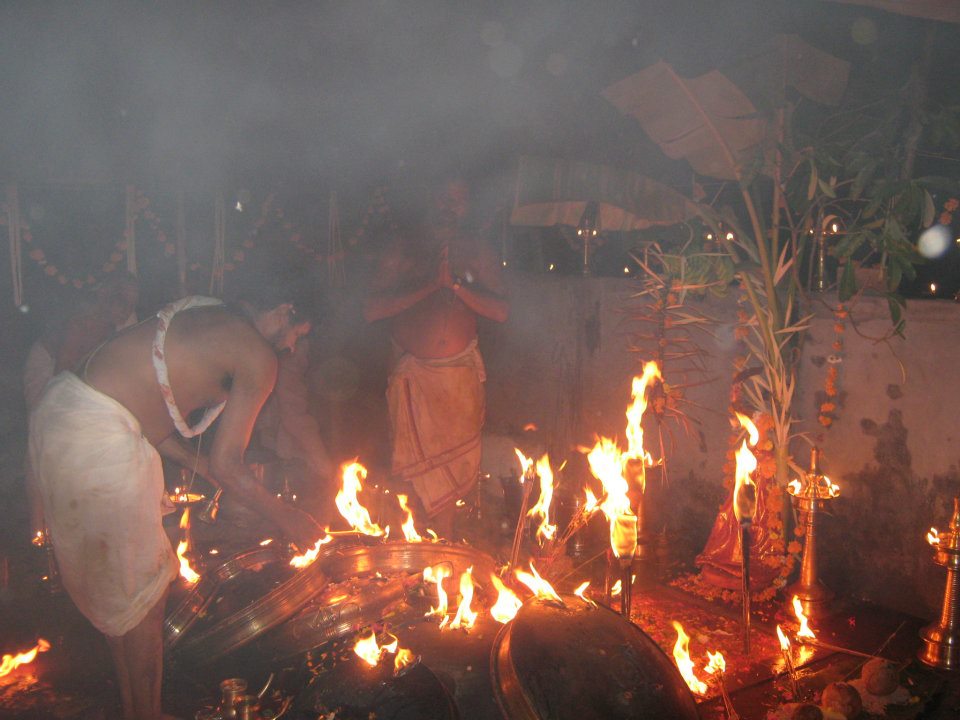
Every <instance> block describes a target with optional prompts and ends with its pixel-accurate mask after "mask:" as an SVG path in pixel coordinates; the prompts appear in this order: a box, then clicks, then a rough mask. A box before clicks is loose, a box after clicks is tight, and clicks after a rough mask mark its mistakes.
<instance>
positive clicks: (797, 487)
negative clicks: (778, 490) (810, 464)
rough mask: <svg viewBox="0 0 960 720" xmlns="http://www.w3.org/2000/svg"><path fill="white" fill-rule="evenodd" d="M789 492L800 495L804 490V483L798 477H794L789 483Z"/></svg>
mask: <svg viewBox="0 0 960 720" xmlns="http://www.w3.org/2000/svg"><path fill="white" fill-rule="evenodd" d="M787 492H788V493H790V494H791V495H799V494H800V493H802V492H803V483H802V482H800V480H798V479H797V478H794V479H793V480H791V481H790V482H788V483H787Z"/></svg>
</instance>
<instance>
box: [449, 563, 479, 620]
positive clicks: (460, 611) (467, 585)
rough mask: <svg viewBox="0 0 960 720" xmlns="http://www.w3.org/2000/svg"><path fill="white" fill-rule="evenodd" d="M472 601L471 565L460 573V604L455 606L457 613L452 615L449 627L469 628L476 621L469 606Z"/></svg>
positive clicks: (475, 616)
mask: <svg viewBox="0 0 960 720" xmlns="http://www.w3.org/2000/svg"><path fill="white" fill-rule="evenodd" d="M471 602H473V567H472V566H471V567H468V568H467V569H466V570H465V571H464V572H463V574H462V575H460V605H459V606H458V607H457V614H456V615H454V616H453V622H451V623H450V625H448V627H449V629H451V630H457V629H458V628H463V629H464V630H469V629H470V628H472V627H473V625H474V623H476V622H477V613H476V612H474V611H473V608H471V607H470V603H471Z"/></svg>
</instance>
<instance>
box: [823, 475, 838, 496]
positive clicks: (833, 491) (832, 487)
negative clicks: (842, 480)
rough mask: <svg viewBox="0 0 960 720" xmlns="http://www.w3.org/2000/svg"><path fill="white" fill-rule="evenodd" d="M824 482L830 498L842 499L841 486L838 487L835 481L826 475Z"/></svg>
mask: <svg viewBox="0 0 960 720" xmlns="http://www.w3.org/2000/svg"><path fill="white" fill-rule="evenodd" d="M823 482H824V485H825V486H826V489H827V492H828V493H829V494H830V497H832V498H835V497H840V486H839V485H837V484H836V483H835V482H833V480H831V479H830V478H828V477H827V476H826V475H824V476H823Z"/></svg>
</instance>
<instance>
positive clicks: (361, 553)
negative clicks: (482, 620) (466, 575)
mask: <svg viewBox="0 0 960 720" xmlns="http://www.w3.org/2000/svg"><path fill="white" fill-rule="evenodd" d="M441 563H447V564H449V565H450V566H451V567H452V569H453V573H454V576H455V577H459V575H460V574H461V573H463V572H464V571H465V570H466V569H467V568H469V567H473V577H474V578H475V579H477V581H478V582H480V583H482V584H486V580H487V578H489V577H490V574H491V573H493V572H495V571H496V566H497V564H496V561H494V559H493V558H492V557H491V556H490V555H487V554H486V553H485V552H481V551H480V550H477V549H475V548H472V547H468V546H466V545H450V544H447V543H445V542H422V543H410V542H385V543H379V544H377V545H355V546H352V547H342V548H341V547H336V548H331V550H330V551H329V552H328V554H327V556H326V557H325V558H324V560H323V567H324V571H325V572H326V573H327V575H328V576H329V577H330V579H331V580H333V581H334V582H338V581H340V580H345V579H347V578H350V577H355V576H358V575H368V574H372V573H375V572H380V573H383V574H384V575H392V574H394V573H415V572H421V571H422V570H423V569H424V568H425V567H428V566H430V565H439V564H441Z"/></svg>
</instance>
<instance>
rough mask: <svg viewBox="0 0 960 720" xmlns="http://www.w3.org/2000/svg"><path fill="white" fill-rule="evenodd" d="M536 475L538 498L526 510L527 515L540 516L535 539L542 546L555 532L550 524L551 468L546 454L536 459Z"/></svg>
mask: <svg viewBox="0 0 960 720" xmlns="http://www.w3.org/2000/svg"><path fill="white" fill-rule="evenodd" d="M521 462H522V461H521ZM537 476H538V477H539V478H540V498H539V499H538V500H537V504H536V505H534V506H533V507H532V508H530V510H529V512H527V517H536V516H539V517H540V527H539V528H537V541H538V542H539V543H540V545H541V546H542V545H543V543H544V542H545V541H547V540H552V539H553V538H554V536H555V535H556V534H557V526H556V525H551V524H550V502H551V501H552V500H553V470H552V469H551V467H550V458H549V457H548V456H547V455H544V456H543V457H542V458H540V459H539V460H538V461H537Z"/></svg>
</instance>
